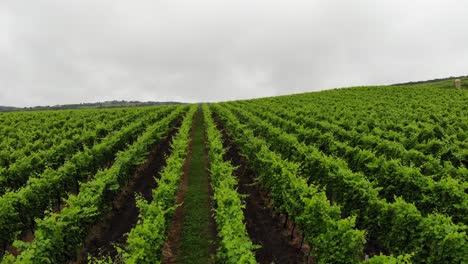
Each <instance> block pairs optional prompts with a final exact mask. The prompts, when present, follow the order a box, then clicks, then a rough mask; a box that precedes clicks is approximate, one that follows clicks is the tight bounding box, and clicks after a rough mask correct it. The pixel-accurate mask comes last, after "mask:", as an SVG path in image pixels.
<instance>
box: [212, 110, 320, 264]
mask: <svg viewBox="0 0 468 264" xmlns="http://www.w3.org/2000/svg"><path fill="white" fill-rule="evenodd" d="M214 117H215V120H216V123H217V127H218V129H219V130H220V131H221V132H222V134H223V141H224V145H225V148H227V150H228V151H227V152H226V154H225V156H226V157H225V158H226V159H227V160H230V161H231V163H232V164H233V165H234V166H237V167H238V168H237V170H236V171H235V176H236V177H237V179H238V181H239V189H238V191H239V193H241V194H244V195H246V198H245V204H246V208H245V212H244V213H245V219H246V227H247V232H248V233H249V236H250V238H251V240H252V242H253V243H254V244H256V245H260V246H261V248H260V249H258V250H257V251H256V252H255V257H256V259H257V261H258V262H259V263H268V264H269V263H307V262H309V261H312V263H313V260H308V259H307V256H306V255H307V253H306V252H308V251H309V246H308V245H306V244H304V245H302V246H301V241H302V237H301V236H300V234H299V232H298V230H296V229H295V228H294V230H293V225H294V224H293V223H291V221H289V223H288V224H287V225H286V226H285V225H284V222H285V217H284V216H275V214H274V213H273V208H272V207H271V205H270V204H269V202H268V200H269V199H268V195H267V194H266V193H265V192H264V191H262V190H261V188H260V186H259V184H258V183H256V182H255V174H254V172H253V171H252V170H251V169H249V167H248V166H247V161H246V159H245V158H244V157H243V156H242V155H240V150H239V148H238V147H237V146H236V144H235V143H234V142H233V140H232V138H231V137H230V136H229V135H228V133H227V132H226V131H225V129H224V127H223V126H222V124H221V122H219V119H218V118H216V115H214ZM291 234H292V235H291Z"/></svg>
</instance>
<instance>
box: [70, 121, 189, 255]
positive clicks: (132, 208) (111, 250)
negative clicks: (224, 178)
mask: <svg viewBox="0 0 468 264" xmlns="http://www.w3.org/2000/svg"><path fill="white" fill-rule="evenodd" d="M180 124H181V119H179V120H178V121H177V122H176V124H175V126H174V128H173V129H172V130H171V131H170V132H169V133H168V136H167V137H166V138H165V139H163V140H162V141H160V142H159V143H158V144H156V145H155V146H154V148H153V149H152V151H151V152H150V154H149V155H148V158H147V160H146V161H145V162H144V163H143V164H142V165H140V166H139V167H138V168H137V170H136V171H135V173H134V175H133V177H132V178H131V180H130V181H129V182H128V183H127V184H126V185H125V186H124V187H123V188H122V191H121V192H120V193H119V194H117V196H116V197H115V198H114V200H113V202H112V210H111V212H109V213H108V214H107V215H106V216H105V217H104V218H103V219H102V220H101V221H99V222H98V223H97V224H95V225H94V226H93V227H91V228H90V230H89V234H88V237H87V238H86V240H85V242H84V244H83V247H82V249H81V250H80V252H79V254H78V257H77V260H76V261H73V262H70V263H86V259H87V257H88V255H91V256H93V257H99V256H101V255H102V256H111V258H113V259H114V258H115V257H116V256H117V250H116V248H115V246H114V245H119V244H123V243H125V240H126V237H125V234H126V233H128V232H129V231H130V230H131V229H132V228H133V227H134V226H135V224H136V222H137V220H138V214H139V211H138V208H137V207H136V202H135V193H139V194H140V195H142V197H143V198H145V199H146V200H147V201H151V200H152V190H153V189H154V188H156V187H157V186H156V185H157V184H156V181H155V177H159V172H160V171H161V169H162V168H163V167H164V166H165V164H166V156H167V155H168V154H169V153H170V142H171V141H172V138H173V136H174V135H175V134H176V132H177V131H178V127H179V126H180Z"/></svg>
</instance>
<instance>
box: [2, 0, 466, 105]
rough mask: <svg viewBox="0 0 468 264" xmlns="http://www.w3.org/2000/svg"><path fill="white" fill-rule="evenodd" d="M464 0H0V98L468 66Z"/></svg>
mask: <svg viewBox="0 0 468 264" xmlns="http://www.w3.org/2000/svg"><path fill="white" fill-rule="evenodd" d="M465 10H468V3H467V2H464V1H456V0H448V1H421V0H416V1H403V0H397V1H383V0H374V1H372V0H357V1H339V0H331V1H330V0H328V1H325V0H320V1H318V0H317V1H265V0H257V1H246V0H238V1H214V0H201V1H189V0H185V1H180V0H173V1H162V0H161V1H148V0H141V1H133V2H129V1H123V0H115V1H110V0H102V1H94V0H81V1H58V0H37V1H25V0H3V1H1V2H0V105H17V106H31V105H38V104H40V105H44V104H62V103H79V102H91V101H100V100H113V99H118V100H120V99H127V100H133V99H135V100H180V101H190V102H196V101H218V100H232V99H241V98H253V97H261V96H272V95H278V94H288V93H295V92H305V91H315V90H321V89H327V88H334V87H343V86H351V85H364V84H387V83H394V82H402V81H411V80H423V79H431V78H438V77H446V76H450V75H458V74H460V75H465V74H467V72H466V69H467V68H466V61H467V59H468V45H467V44H468V34H466V33H465V31H466V30H465V25H467V24H468V17H467V16H466V14H465Z"/></svg>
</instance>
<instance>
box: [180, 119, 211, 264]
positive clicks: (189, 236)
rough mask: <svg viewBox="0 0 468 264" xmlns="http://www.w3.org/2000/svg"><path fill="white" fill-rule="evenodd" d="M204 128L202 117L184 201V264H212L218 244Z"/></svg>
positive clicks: (195, 126) (195, 129)
mask: <svg viewBox="0 0 468 264" xmlns="http://www.w3.org/2000/svg"><path fill="white" fill-rule="evenodd" d="M204 158H205V143H204V126H203V117H202V115H201V114H198V115H196V117H195V119H194V124H193V137H192V154H191V158H190V164H189V171H188V176H187V178H188V182H187V192H186V195H185V199H184V220H183V225H182V235H181V240H180V254H179V255H178V256H177V262H180V263H210V262H212V256H210V248H211V246H212V244H213V243H214V242H215V239H216V237H213V236H212V234H211V231H210V217H211V205H210V202H209V196H210V193H209V180H208V172H207V170H206V168H205V160H204Z"/></svg>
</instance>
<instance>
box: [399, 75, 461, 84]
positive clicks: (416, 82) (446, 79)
mask: <svg viewBox="0 0 468 264" xmlns="http://www.w3.org/2000/svg"><path fill="white" fill-rule="evenodd" d="M455 79H461V80H466V79H468V75H466V76H457V77H447V78H440V79H432V80H426V81H415V82H406V83H396V84H392V85H391V86H396V85H413V84H425V83H435V82H442V81H450V80H455Z"/></svg>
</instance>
